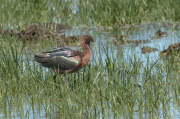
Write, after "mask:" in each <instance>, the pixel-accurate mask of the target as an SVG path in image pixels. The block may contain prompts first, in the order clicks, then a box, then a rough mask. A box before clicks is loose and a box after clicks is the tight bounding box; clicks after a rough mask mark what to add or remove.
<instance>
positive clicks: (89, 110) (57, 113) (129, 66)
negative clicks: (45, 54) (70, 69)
mask: <svg viewBox="0 0 180 119" xmlns="http://www.w3.org/2000/svg"><path fill="white" fill-rule="evenodd" d="M179 5H180V1H179V0H173V1H172V0H166V1H163V0H154V1H152V0H125V1H124V0H76V1H68V0H62V1H59V0H2V2H0V41H1V42H0V51H1V52H0V55H1V57H0V102H1V103H0V107H1V108H0V117H1V118H179V117H180V109H179V107H180V106H179V105H180V97H179V95H180V85H179V84H180V79H179V77H180V73H179V72H180V69H179V65H180V63H179V60H180V58H179V45H178V44H176V45H172V46H173V47H168V46H169V45H170V44H174V43H179V42H180V39H179V35H180V29H179V19H180V13H179V9H178V8H179ZM39 23H40V24H41V26H42V27H41V29H36V27H33V28H34V29H35V30H36V31H37V32H33V30H32V31H31V30H29V31H28V30H27V28H30V27H32V26H33V25H34V26H36V25H37V24H39ZM49 23H51V24H53V25H51V24H49ZM54 23H55V24H56V25H54ZM57 24H64V25H65V26H70V27H71V29H69V27H65V26H63V29H59V30H58V28H60V27H57ZM49 25H50V27H49ZM61 28H62V27H61ZM42 29H43V30H42ZM44 29H45V30H44ZM35 30H34V31H35ZM158 30H161V31H163V32H164V33H165V32H167V33H168V35H167V36H165V37H164V36H163V37H158V36H157V34H156V33H157V31H158ZM43 31H46V32H43ZM62 33H64V34H65V35H66V36H77V35H83V34H91V35H92V36H93V37H94V39H95V43H94V50H95V61H94V62H92V61H90V62H89V64H88V65H87V66H86V67H84V68H83V69H81V70H80V71H78V72H76V73H73V74H69V75H68V76H67V77H66V83H65V84H63V83H62V77H63V76H61V75H58V77H57V84H55V83H54V81H53V79H52V77H53V76H54V72H53V71H51V70H49V69H46V68H43V67H41V66H40V65H39V64H37V63H36V62H34V61H33V57H34V53H37V52H42V51H49V50H53V48H54V47H59V46H63V45H69V46H72V47H76V48H77V49H80V47H78V46H79V45H78V44H77V43H72V42H67V43H65V44H63V42H64V40H65V37H60V38H59V36H60V35H59V34H62ZM17 34H20V35H17ZM27 34H28V35H29V34H30V36H31V37H28V38H31V40H28V39H25V38H27V37H26V36H27ZM49 34H50V36H53V37H49ZM18 36H21V37H20V38H19V37H18ZM121 36H128V37H125V38H124V39H123V38H122V39H123V43H122V42H121V41H122V39H121V40H120V41H119V40H118V38H120V37H121ZM152 36H153V38H152ZM66 38H67V37H66ZM70 38H71V37H70ZM19 39H20V40H19ZM61 40H63V41H61ZM66 40H67V39H66ZM66 40H65V41H66ZM136 40H138V41H142V40H144V41H150V42H141V43H138V44H135V45H134V44H133V43H132V42H133V41H136ZM130 41H131V42H130ZM77 42H78V41H77ZM114 42H116V44H115V43H114ZM144 46H149V47H153V48H157V49H158V51H155V52H151V53H150V54H142V52H141V48H142V47H144ZM164 49H167V50H164ZM168 49H169V50H168ZM162 51H164V52H166V51H168V52H167V54H170V55H169V57H168V58H165V57H163V58H162V57H161V55H160V54H161V52H162Z"/></svg>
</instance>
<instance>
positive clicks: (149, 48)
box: [141, 46, 158, 54]
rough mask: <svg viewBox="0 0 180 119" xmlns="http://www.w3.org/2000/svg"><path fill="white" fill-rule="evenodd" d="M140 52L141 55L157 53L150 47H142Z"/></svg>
mask: <svg viewBox="0 0 180 119" xmlns="http://www.w3.org/2000/svg"><path fill="white" fill-rule="evenodd" d="M141 51H142V53H143V54H145V53H151V52H155V51H158V49H157V48H151V47H148V46H147V47H145V46H144V47H142V48H141Z"/></svg>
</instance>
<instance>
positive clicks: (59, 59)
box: [34, 47, 80, 71]
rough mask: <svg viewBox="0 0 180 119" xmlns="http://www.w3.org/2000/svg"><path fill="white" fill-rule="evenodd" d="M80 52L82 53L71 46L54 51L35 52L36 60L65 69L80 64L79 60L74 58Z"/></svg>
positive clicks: (51, 66)
mask: <svg viewBox="0 0 180 119" xmlns="http://www.w3.org/2000/svg"><path fill="white" fill-rule="evenodd" d="M78 54H80V51H77V50H74V49H71V48H69V47H63V48H58V49H55V50H54V51H52V52H42V53H37V54H35V57H34V60H35V61H36V62H39V63H41V64H42V66H44V67H48V68H51V69H59V70H61V71H64V70H69V69H72V68H74V67H76V66H77V65H78V63H79V60H76V59H75V58H72V57H76V56H77V55H78Z"/></svg>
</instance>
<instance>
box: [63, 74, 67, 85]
mask: <svg viewBox="0 0 180 119" xmlns="http://www.w3.org/2000/svg"><path fill="white" fill-rule="evenodd" d="M66 74H67V71H66V72H65V73H64V76H63V84H65V79H66V77H65V76H66Z"/></svg>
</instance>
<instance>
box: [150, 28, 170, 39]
mask: <svg viewBox="0 0 180 119" xmlns="http://www.w3.org/2000/svg"><path fill="white" fill-rule="evenodd" d="M167 36H168V33H167V32H162V31H161V30H158V31H157V32H155V36H153V37H150V38H151V39H152V40H153V39H160V38H163V37H167Z"/></svg>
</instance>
